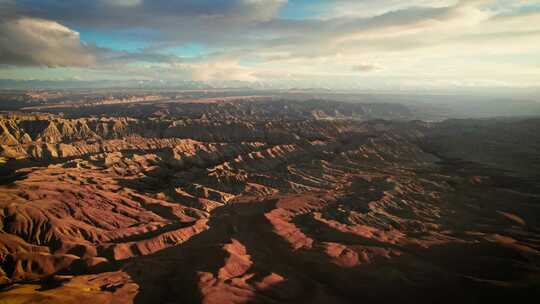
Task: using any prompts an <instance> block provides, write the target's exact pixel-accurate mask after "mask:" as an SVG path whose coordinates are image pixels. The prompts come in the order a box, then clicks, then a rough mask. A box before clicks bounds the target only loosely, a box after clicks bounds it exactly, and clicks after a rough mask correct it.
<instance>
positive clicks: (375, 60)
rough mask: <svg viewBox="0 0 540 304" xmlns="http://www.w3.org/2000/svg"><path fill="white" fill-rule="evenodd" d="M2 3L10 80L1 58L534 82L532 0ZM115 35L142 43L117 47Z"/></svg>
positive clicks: (372, 79) (311, 80)
mask: <svg viewBox="0 0 540 304" xmlns="http://www.w3.org/2000/svg"><path fill="white" fill-rule="evenodd" d="M292 8H294V9H295V10H294V11H292ZM0 11H1V13H0V42H1V43H0V64H1V65H3V66H4V68H1V67H0V71H4V72H6V74H9V75H12V76H13V77H14V78H16V77H19V78H23V77H24V73H23V72H18V74H16V75H14V74H13V73H15V72H13V69H12V68H10V66H26V67H28V66H47V67H55V69H51V71H50V73H51V75H54V77H58V76H59V75H60V76H61V75H62V73H63V74H65V75H64V76H66V77H69V76H70V75H71V74H73V73H78V72H80V71H81V69H88V71H90V72H89V73H85V74H86V75H89V77H93V78H95V79H97V78H99V77H110V76H111V75H112V76H114V77H115V78H126V79H127V78H137V79H166V80H173V81H174V80H201V81H214V80H215V81H217V80H219V81H223V80H241V81H251V82H253V81H257V82H266V83H271V84H275V85H280V84H281V83H285V82H289V83H292V84H294V86H298V85H300V86H310V87H312V86H324V87H339V86H343V85H345V86H351V87H353V86H362V85H364V86H385V85H388V84H391V85H392V86H394V87H396V86H397V87H399V86H401V85H411V84H414V85H416V84H417V85H422V84H425V85H432V84H434V83H436V84H440V85H442V86H452V85H485V86H514V85H516V86H520V85H521V86H524V85H530V86H535V85H539V82H540V81H539V79H540V68H539V66H538V64H537V63H538V62H540V55H539V54H540V1H537V0H521V1H510V0H463V1H452V0H441V1H435V0H414V1H407V3H404V1H396V0H378V1H375V0H355V1H353V0H337V1H316V0H314V1H305V0H298V1H294V0H289V1H286V0H230V1H226V0H219V1H216V0H197V1H195V0H186V1H165V0H153V1H150V0H98V1H82V0H73V1H60V0H0ZM75 29H77V30H75ZM78 31H80V32H86V31H89V32H93V33H98V34H99V35H98V38H96V39H95V40H93V41H82V39H81V37H82V36H80V35H79V33H78ZM112 33H114V35H115V36H114V37H121V38H122V40H123V41H127V42H130V41H139V42H140V41H142V42H143V45H144V46H143V47H140V48H134V49H133V48H132V49H128V50H126V49H118V48H117V47H114V46H111V45H110V43H109V40H112V39H114V38H111V39H108V35H112ZM83 36H84V35H83ZM192 45H197V46H199V49H198V50H197V51H191V52H190V53H189V54H186V52H185V50H186V49H187V48H188V47H189V46H192ZM59 67H64V68H63V69H62V68H60V69H59ZM65 67H78V68H77V69H74V68H73V69H71V70H70V68H65ZM26 69H27V70H28V73H31V68H26ZM75 71H77V72H75ZM21 73H22V74H21ZM99 75H102V76H99ZM103 75H107V76H103ZM71 76H73V75H71ZM77 76H78V75H77ZM78 77H79V76H78ZM3 78H6V77H3Z"/></svg>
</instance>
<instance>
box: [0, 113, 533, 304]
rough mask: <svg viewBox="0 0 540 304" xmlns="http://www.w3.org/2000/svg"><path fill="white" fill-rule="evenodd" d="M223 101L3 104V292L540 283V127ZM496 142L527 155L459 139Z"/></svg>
mask: <svg viewBox="0 0 540 304" xmlns="http://www.w3.org/2000/svg"><path fill="white" fill-rule="evenodd" d="M278 105H279V103H278ZM281 106H282V105H281ZM227 107H231V108H230V109H231V110H230V112H228V114H227V115H228V120H222V119H223V117H224V116H223V115H225V114H223V113H225V112H220V115H217V114H216V115H215V116H213V117H212V116H205V117H199V118H196V119H176V118H174V119H172V118H164V117H160V118H156V117H152V118H148V117H147V118H144V117H143V118H141V117H137V118H118V117H113V118H110V117H99V118H97V117H87V118H63V117H60V116H57V115H49V116H47V115H46V114H37V115H34V114H33V115H27V116H19V117H17V116H10V117H5V118H2V120H1V121H0V130H1V132H2V133H1V134H0V144H1V150H0V153H1V155H2V160H3V161H5V164H4V167H3V168H2V170H3V171H2V174H3V177H2V185H0V187H1V188H0V208H1V210H2V212H1V213H0V218H1V227H0V228H1V230H0V267H1V271H0V280H1V283H2V284H3V288H2V290H1V291H0V295H1V296H2V297H3V298H6V299H10V300H13V301H33V302H40V301H41V302H43V303H48V302H54V303H72V302H74V301H90V300H91V301H92V302H93V303H111V302H112V303H115V302H116V303H129V302H135V303H185V302H188V303H192V302H195V303H197V302H202V303H282V302H286V303H356V302H358V301H359V300H360V299H361V300H362V301H364V302H368V303H372V302H373V303H377V302H380V301H384V302H389V301H400V302H406V303H413V302H414V303H417V302H422V303H423V302H425V303H432V302H440V303H450V302H456V301H457V302H464V303H473V302H475V301H480V302H484V301H487V300H490V299H493V297H497V298H498V299H513V300H522V299H525V297H526V296H527V295H530V294H534V293H535V292H536V293H537V292H538V286H539V285H538V284H539V283H538V282H539V275H540V271H539V270H538V269H539V265H538V262H539V256H540V241H539V240H540V235H539V229H538V220H539V216H540V210H539V208H540V207H539V206H540V205H539V203H540V191H539V189H538V187H537V185H535V181H536V182H537V181H538V176H537V175H535V172H538V171H535V170H534V168H540V166H539V164H540V160H539V159H538V157H537V155H536V154H535V153H531V152H530V151H537V150H535V149H536V148H537V146H536V145H537V142H538V141H536V140H534V138H535V137H533V139H532V140H531V137H528V138H520V137H517V136H513V137H512V138H511V140H510V139H509V138H508V134H507V133H504V132H495V129H494V128H492V127H491V126H490V125H489V123H487V122H485V121H483V122H481V123H478V124H473V125H472V126H471V121H449V122H444V123H424V122H420V121H411V122H398V121H393V122H390V121H383V120H371V121H364V122H362V121H358V120H349V119H345V118H343V117H335V115H337V114H335V113H336V112H334V116H333V117H332V119H328V117H322V116H324V115H323V113H327V112H328V111H326V109H322V110H318V109H317V107H316V106H314V107H315V108H314V109H312V112H309V113H312V114H313V113H315V114H317V115H318V116H316V117H315V116H313V115H312V116H310V118H306V117H300V118H302V119H299V118H298V117H295V118H294V119H293V118H292V117H285V118H283V117H280V116H276V117H274V118H272V119H270V118H269V117H272V115H273V114H272V113H274V114H275V111H276V110H275V109H273V108H265V107H264V106H262V107H261V108H260V109H259V110H257V111H258V112H254V114H253V115H254V118H253V121H251V122H250V121H248V119H247V118H246V116H243V115H238V113H237V112H235V111H240V112H241V113H245V112H243V111H245V110H246V109H251V108H249V107H248V106H247V105H242V106H240V107H239V106H233V105H228V106H227ZM187 109H189V107H188V108H187ZM205 109H206V110H205V111H206V113H204V114H205V115H206V114H208V113H211V112H212V111H214V110H215V109H214V108H212V107H210V108H208V106H206V108H205ZM233 109H234V111H233ZM261 109H262V110H261ZM273 111H274V112H273ZM313 111H315V112H313ZM325 111H326V112H325ZM340 111H341V112H344V111H343V109H340ZM301 113H304V112H301ZM208 115H209V114H208ZM327 116H328V115H327ZM231 117H232V118H231ZM497 123H500V122H497ZM538 126H539V123H538V121H534V120H530V121H528V122H526V123H523V122H519V123H518V122H508V123H507V125H505V126H504V127H506V128H507V129H508V130H509V131H508V132H514V133H515V134H519V132H520V131H519V130H520V128H538ZM499 128H500V126H499ZM456 130H461V131H456ZM463 130H466V131H467V132H466V134H465V135H463V134H464V133H463V132H462V131H463ZM529 134H530V135H531V136H536V137H537V136H538V135H537V134H540V132H537V133H530V132H529ZM441 138H444V139H445V140H444V141H441ZM482 140H489V141H490V142H493V141H494V142H498V143H500V145H499V146H500V147H502V148H504V149H513V151H518V150H516V149H518V148H517V147H520V148H519V149H520V150H519V151H520V154H519V155H520V156H521V158H519V159H514V158H512V159H507V158H505V156H504V153H500V151H498V150H496V149H495V150H489V149H487V150H486V151H483V152H482V153H484V154H485V155H486V157H483V158H481V157H479V156H478V154H475V151H477V150H478V149H476V148H474V147H473V146H468V147H464V148H463V150H464V151H466V150H467V149H469V150H470V151H471V153H469V154H467V155H465V154H462V155H456V152H455V151H456V150H455V148H456V147H454V146H452V143H454V142H460V141H465V142H471V141H478V142H482ZM441 142H444V143H445V145H443V144H441ZM514 148H515V149H514ZM476 153H477V152H476ZM523 158H525V159H526V160H527V161H528V162H527V165H526V166H524V165H523V162H524V159H523ZM484 160H485V161H484ZM527 185H529V186H527Z"/></svg>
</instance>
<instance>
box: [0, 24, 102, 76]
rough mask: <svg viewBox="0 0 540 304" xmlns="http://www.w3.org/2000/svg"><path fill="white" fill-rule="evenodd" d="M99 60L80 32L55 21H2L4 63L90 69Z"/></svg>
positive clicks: (0, 43)
mask: <svg viewBox="0 0 540 304" xmlns="http://www.w3.org/2000/svg"><path fill="white" fill-rule="evenodd" d="M95 62H96V57H95V55H94V54H92V52H91V50H90V48H88V47H87V46H86V45H84V44H83V43H81V41H80V39H79V33H77V32H75V31H73V30H71V29H69V28H67V27H65V26H63V25H61V24H59V23H57V22H54V21H49V20H43V19H36V18H28V17H25V18H18V19H4V20H0V63H1V64H14V65H42V66H87V65H91V64H94V63H95Z"/></svg>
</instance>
